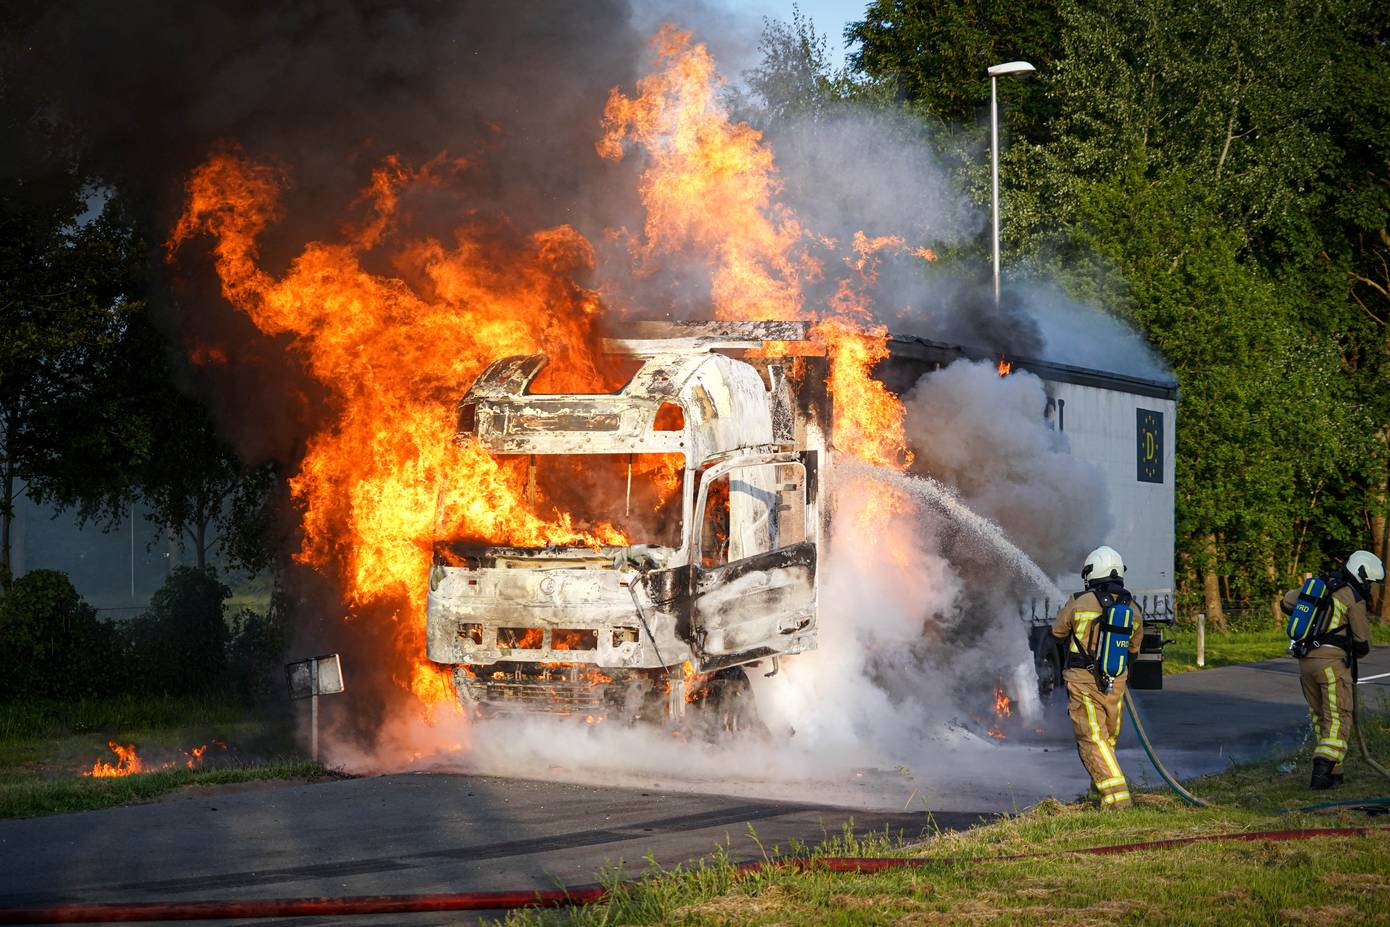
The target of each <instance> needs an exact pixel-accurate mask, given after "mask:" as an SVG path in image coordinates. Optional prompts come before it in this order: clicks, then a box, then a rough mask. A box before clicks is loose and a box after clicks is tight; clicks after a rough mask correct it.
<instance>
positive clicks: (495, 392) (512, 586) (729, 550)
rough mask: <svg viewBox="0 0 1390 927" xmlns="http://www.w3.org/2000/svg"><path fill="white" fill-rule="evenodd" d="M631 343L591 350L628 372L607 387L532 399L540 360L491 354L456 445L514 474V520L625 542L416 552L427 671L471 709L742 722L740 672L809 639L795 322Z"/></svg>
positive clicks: (815, 532)
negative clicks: (517, 479) (549, 512)
mask: <svg viewBox="0 0 1390 927" xmlns="http://www.w3.org/2000/svg"><path fill="white" fill-rule="evenodd" d="M631 334H632V335H633V336H634V337H631V338H626V339H621V340H612V341H609V342H608V343H607V348H608V349H609V350H611V351H612V352H614V353H615V354H616V355H618V356H620V357H623V358H626V359H628V360H629V362H630V364H631V366H632V367H633V368H635V369H634V370H633V372H632V375H631V377H630V378H629V379H628V380H627V383H626V385H624V386H623V387H622V388H621V389H620V390H618V391H617V392H616V393H612V394H598V395H594V394H586V395H576V394H559V395H546V394H537V393H533V392H530V391H529V390H528V387H529V386H530V384H531V382H532V380H533V379H534V378H535V377H536V375H537V374H538V373H539V372H540V371H541V369H542V368H543V367H544V365H545V364H546V362H547V359H546V358H545V356H543V355H531V356H522V357H509V358H504V359H502V360H499V361H497V362H496V363H494V364H492V365H491V366H490V367H488V368H487V369H486V370H485V371H484V372H483V374H482V375H481V376H479V377H478V379H477V381H476V382H475V383H474V384H473V386H472V388H471V389H470V390H469V391H468V393H467V394H466V395H465V396H464V397H463V400H462V401H461V403H460V405H459V418H458V430H457V435H456V440H458V441H460V442H477V444H478V445H480V446H481V447H482V448H484V449H485V450H487V451H488V452H490V453H491V454H493V455H494V456H497V457H502V458H509V459H510V460H511V461H512V462H513V464H514V465H515V464H516V463H517V462H520V465H522V466H524V467H525V470H526V497H527V504H528V505H536V506H546V505H549V504H551V501H550V500H555V499H557V498H563V499H564V500H565V509H566V512H567V514H568V516H569V517H570V518H572V519H574V521H575V523H576V525H577V526H583V525H584V524H586V523H592V524H595V525H597V524H609V523H612V524H614V525H615V526H616V527H618V528H620V529H621V535H620V537H621V538H622V539H624V540H628V541H630V543H624V544H610V545H601V546H597V547H587V546H586V547H561V546H547V547H539V548H522V547H504V546H495V545H492V544H489V543H486V541H485V540H484V541H479V540H477V539H452V538H439V539H436V541H435V544H434V556H433V564H432V567H431V570H430V578H429V595H428V609H427V623H426V639H427V647H428V656H429V659H430V660H432V661H434V662H436V663H441V664H445V665H451V666H452V667H453V673H454V682H455V688H456V691H457V692H458V693H459V697H460V699H461V700H462V701H463V702H464V703H465V705H466V706H476V707H478V708H480V709H482V710H484V711H498V710H507V709H522V710H543V711H558V712H565V713H571V714H577V715H581V716H584V717H586V718H591V719H595V720H597V719H601V718H604V717H610V716H614V717H624V718H639V719H648V720H652V721H679V720H681V719H684V718H685V717H686V716H687V715H691V716H693V717H695V716H698V717H701V718H703V719H704V720H705V721H707V722H712V723H714V724H717V725H718V726H719V727H720V728H722V729H726V730H733V729H739V728H741V727H747V726H751V725H753V724H755V723H756V720H755V716H754V715H753V714H752V712H751V699H750V697H749V694H748V682H747V676H746V670H745V668H746V667H753V666H766V667H768V669H766V670H765V671H767V672H776V669H777V661H778V659H779V658H780V657H782V656H784V655H787V654H795V653H801V652H803V651H806V650H809V649H812V648H814V647H815V646H816V598H817V574H818V568H819V556H818V555H819V552H820V551H821V550H822V549H823V547H824V540H825V537H826V530H827V523H826V517H827V511H826V507H825V506H823V504H822V501H823V498H822V493H821V487H822V486H823V485H825V480H826V478H827V475H828V473H827V468H828V466H829V459H828V455H827V451H828V448H829V437H828V436H829V433H830V422H829V402H828V396H827V394H826V391H825V385H824V384H825V381H826V371H825V364H826V359H825V358H824V357H815V356H790V355H788V354H786V353H785V351H786V350H787V345H788V344H794V343H797V342H804V341H805V340H806V337H807V324H806V323H804V322H756V323H728V322H714V323H711V322H692V323H634V325H633V331H632V333H631ZM736 355H737V356H736ZM618 513H621V517H617V516H618ZM446 521H448V519H447V518H441V522H446Z"/></svg>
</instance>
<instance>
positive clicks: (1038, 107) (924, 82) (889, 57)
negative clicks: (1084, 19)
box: [845, 0, 1062, 141]
mask: <svg viewBox="0 0 1390 927" xmlns="http://www.w3.org/2000/svg"><path fill="white" fill-rule="evenodd" d="M1061 29H1062V21H1061V19H1060V17H1059V16H1058V13H1057V4H1056V3H1049V2H1041V0H1022V2H1016V3H983V2H980V0H874V2H872V3H870V4H869V6H868V8H867V9H866V10H865V11H864V18H863V19H862V20H859V21H858V22H852V23H850V24H849V25H848V26H847V27H846V28H845V40H846V41H847V42H852V43H856V44H857V45H858V48H857V49H856V50H855V51H854V52H853V53H851V54H850V56H849V64H850V67H852V68H853V69H854V70H856V71H858V72H860V73H862V74H865V75H867V76H869V77H871V78H874V79H876V80H881V81H888V82H891V83H893V84H894V85H895V86H896V88H897V92H898V96H899V97H900V98H901V99H903V100H906V101H908V102H909V103H910V104H912V106H913V107H914V108H915V109H916V110H917V111H918V112H919V113H921V114H922V115H923V116H924V117H926V118H927V119H929V120H931V121H932V122H934V123H936V124H937V126H938V127H939V128H941V129H946V130H948V131H953V130H954V129H955V127H957V126H958V125H961V124H965V125H970V124H974V123H976V122H977V121H978V119H979V117H980V115H981V114H982V113H983V112H984V108H985V107H986V105H987V104H988V103H989V85H990V81H989V77H988V76H987V75H986V73H985V71H986V69H987V68H989V67H990V65H994V64H1000V63H1003V62H1005V61H1013V60H1015V59H1026V60H1028V61H1030V62H1031V63H1032V64H1034V65H1037V66H1038V67H1039V68H1040V70H1042V71H1043V72H1044V73H1046V72H1047V71H1048V70H1050V68H1051V66H1052V64H1053V61H1054V59H1055V57H1056V54H1057V49H1059V48H1060V46H1061V42H1060V34H1061ZM1001 92H1003V93H1006V94H1008V96H1009V100H1010V104H1009V106H1008V107H1007V109H1006V115H1005V118H1006V119H1007V120H1008V125H1009V126H1010V127H1011V128H1012V129H1013V130H1015V132H1016V133H1017V134H1019V135H1021V136H1023V137H1027V138H1031V139H1033V140H1034V141H1044V140H1045V139H1046V138H1047V135H1048V132H1049V123H1050V121H1051V116H1052V112H1053V110H1054V104H1053V102H1052V100H1051V99H1050V98H1049V96H1048V94H1047V92H1046V87H1045V85H1044V84H1041V83H1038V82H1033V81H1028V82H1023V81H1009V82H1005V87H1004V89H1003V90H1002V91H1001Z"/></svg>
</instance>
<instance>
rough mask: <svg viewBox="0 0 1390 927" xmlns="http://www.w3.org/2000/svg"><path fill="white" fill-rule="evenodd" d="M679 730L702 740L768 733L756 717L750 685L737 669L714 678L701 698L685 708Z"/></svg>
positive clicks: (755, 704)
mask: <svg viewBox="0 0 1390 927" xmlns="http://www.w3.org/2000/svg"><path fill="white" fill-rule="evenodd" d="M683 726H684V727H685V728H686V729H687V730H688V731H689V732H690V733H691V735H692V736H698V737H701V738H703V739H705V740H717V739H719V738H721V737H726V736H729V735H734V736H748V735H750V734H753V735H765V734H767V733H768V731H767V726H766V725H765V724H763V722H762V720H761V719H760V718H759V717H758V706H757V702H756V700H755V699H754V697H753V685H752V683H750V682H749V681H748V674H747V673H745V672H744V671H743V667H741V666H734V667H730V668H729V669H723V670H720V671H719V672H717V673H715V674H714V676H713V678H711V679H710V681H709V683H708V685H706V686H705V689H704V691H703V693H702V694H701V696H700V697H699V698H697V699H695V700H694V701H692V702H690V703H689V704H687V705H686V706H685V724H684V725H683Z"/></svg>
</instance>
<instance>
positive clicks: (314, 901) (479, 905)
mask: <svg viewBox="0 0 1390 927" xmlns="http://www.w3.org/2000/svg"><path fill="white" fill-rule="evenodd" d="M1373 833H1390V828H1386V827H1320V828H1309V829H1305V830H1265V831H1251V832H1248V833H1236V834H1204V835H1200V836H1196V837H1177V838H1174V839H1171V840H1151V841H1148V842H1147V843H1124V844H1118V845H1113V846H1103V847H1084V848H1082V849H1078V850H1059V851H1055V852H1051V853H1026V854H1022V855H1018V856H977V857H948V858H944V859H943V858H934V859H922V858H916V857H901V858H896V857H894V858H866V857H853V856H832V857H825V858H821V859H787V860H758V861H755V862H750V863H743V864H741V865H740V866H738V867H737V868H738V872H739V874H741V875H750V874H752V873H755V872H759V871H761V870H763V869H800V870H809V869H825V870H828V871H830V872H857V873H872V872H883V871H884V870H888V869H923V868H927V867H930V866H941V865H951V864H956V865H959V864H964V863H971V864H974V863H990V862H1007V861H1009V860H1019V859H1033V858H1036V857H1039V856H1060V855H1063V854H1066V853H1092V854H1097V855H1108V854H1117V853H1135V852H1139V851H1141V850H1156V849H1164V848H1166V847H1174V846H1184V845H1186V844H1189V843H1199V842H1203V841H1209V840H1272V841H1283V840H1307V839H1309V838H1312V837H1363V836H1366V835H1368V834H1373ZM628 884H631V883H628ZM607 896H608V889H607V888H605V887H603V886H601V885H593V886H588V887H585V888H572V889H551V890H546V891H541V890H532V891H516V892H458V893H450V894H437V895H357V896H352V897H347V898H279V899H267V900H261V901H190V902H183V903H174V904H169V903H163V902H140V903H131V904H56V905H36V906H33V907H18V908H0V924H102V923H106V924H109V923H114V922H123V921H192V920H226V919H232V918H261V917H344V916H348V915H353V914H419V913H423V912H429V911H499V910H508V909H511V908H560V907H569V906H578V905H588V904H595V903H597V902H600V901H603V900H604V899H605V898H606V897H607Z"/></svg>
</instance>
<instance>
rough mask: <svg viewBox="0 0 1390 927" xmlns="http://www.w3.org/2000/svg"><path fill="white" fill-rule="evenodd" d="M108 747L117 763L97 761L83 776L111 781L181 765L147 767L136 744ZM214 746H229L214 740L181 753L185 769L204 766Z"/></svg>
mask: <svg viewBox="0 0 1390 927" xmlns="http://www.w3.org/2000/svg"><path fill="white" fill-rule="evenodd" d="M106 746H107V748H108V749H110V751H111V752H112V753H114V754H116V762H114V763H108V762H106V761H104V760H97V761H96V762H94V763H93V764H92V768H91V769H88V770H84V771H83V773H82V775H83V776H87V777H90V778H94V779H110V778H114V777H117V776H133V775H135V774H136V773H142V772H158V771H159V770H162V769H173V768H174V767H176V766H178V765H179V764H178V763H177V762H176V761H172V760H171V761H169V762H167V763H164V764H162V765H160V766H153V767H150V766H146V765H145V763H144V761H143V760H141V759H140V757H139V755H138V754H137V753H136V752H135V744H125V745H124V746H122V745H121V744H118V743H116V741H114V740H108V741H107V742H106ZM212 746H216V747H221V748H222V749H223V750H226V749H227V745H226V744H224V743H222V742H221V741H220V740H213V741H209V742H208V743H205V744H203V745H202V746H199V747H194V748H193V749H192V750H185V751H181V752H182V753H183V755H184V763H183V765H184V767H185V768H187V769H197V768H198V767H199V766H201V765H202V763H203V756H204V755H205V754H206V753H207V752H208V747H212Z"/></svg>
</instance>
